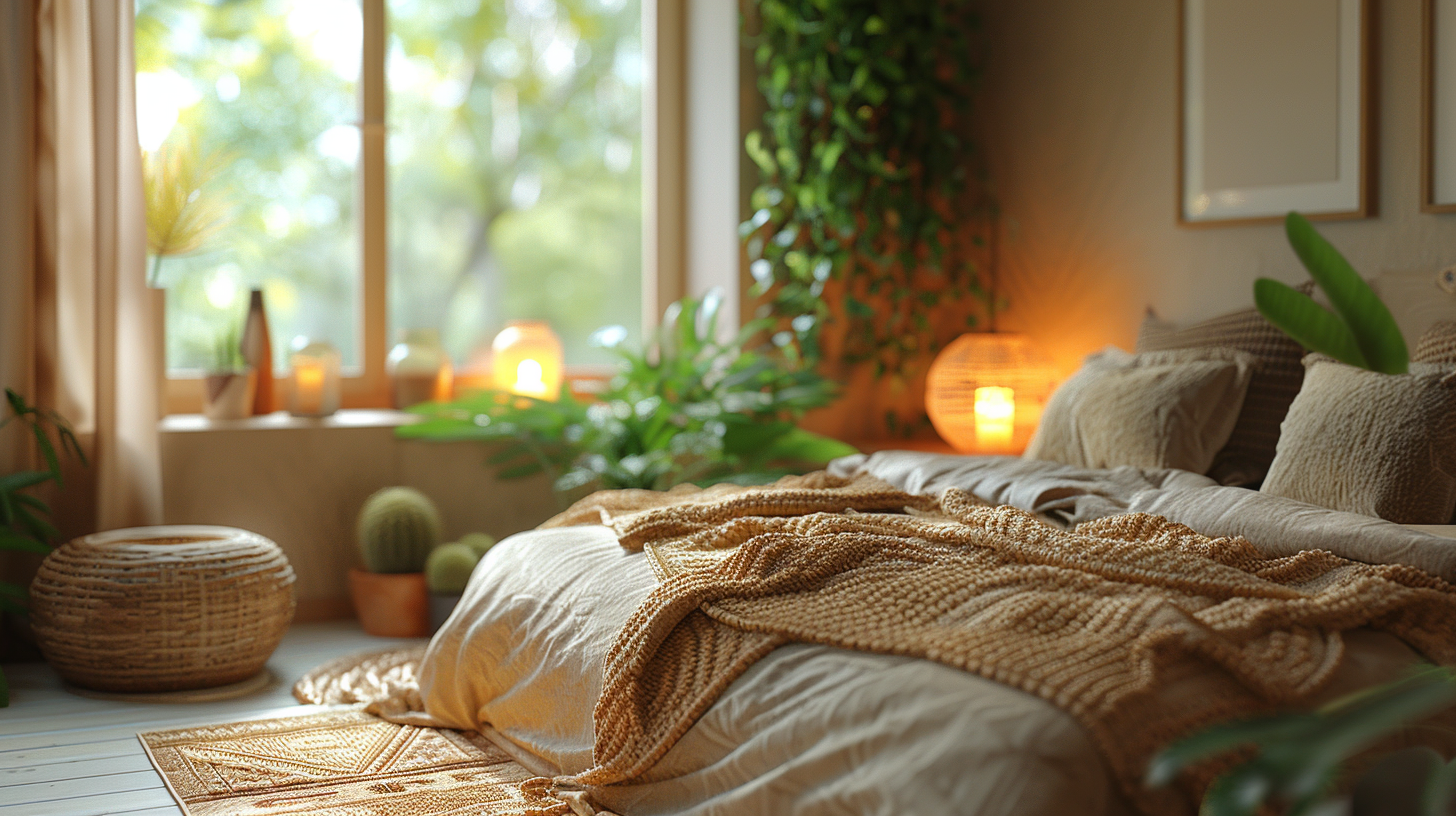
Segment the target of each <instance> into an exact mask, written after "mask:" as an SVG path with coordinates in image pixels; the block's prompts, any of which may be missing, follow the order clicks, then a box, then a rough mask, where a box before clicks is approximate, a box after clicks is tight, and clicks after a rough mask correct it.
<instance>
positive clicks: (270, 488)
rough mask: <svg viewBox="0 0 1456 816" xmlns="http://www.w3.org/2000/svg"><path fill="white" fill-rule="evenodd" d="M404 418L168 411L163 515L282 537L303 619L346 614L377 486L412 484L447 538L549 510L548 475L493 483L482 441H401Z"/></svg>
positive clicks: (504, 527)
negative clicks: (360, 519) (213, 418)
mask: <svg viewBox="0 0 1456 816" xmlns="http://www.w3.org/2000/svg"><path fill="white" fill-rule="evenodd" d="M403 418H404V415H402V414H398V413H395V412H390V411H345V412H341V413H340V414H338V415H336V416H335V418H333V419H329V420H323V421H317V420H297V419H291V418H289V417H287V415H284V414H272V415H269V416H267V417H259V418H255V419H252V420H244V421H240V422H236V423H224V424H223V425H222V426H221V427H218V426H213V427H210V428H209V427H208V426H207V424H206V423H205V422H204V421H203V420H202V418H201V417H196V416H186V415H183V416H173V417H168V418H167V419H166V420H165V421H164V422H163V424H162V434H161V445H162V470H163V474H164V477H163V482H164V484H163V490H164V496H165V509H164V515H165V521H166V523H168V524H222V525H226V526H230V527H241V528H243V529H246V530H252V531H254V532H257V533H260V534H262V535H265V536H267V537H269V538H271V539H273V540H274V541H276V542H278V545H279V546H280V547H282V548H283V551H284V553H285V554H286V555H287V556H288V560H289V561H290V563H292V564H293V568H294V571H295V572H296V573H297V574H298V583H297V585H296V588H297V597H298V601H299V610H298V619H300V620H309V619H322V618H330V617H341V616H347V615H348V614H349V606H348V603H347V600H346V599H347V596H348V587H347V583H346V574H347V572H348V570H349V568H350V567H352V566H355V565H356V564H358V563H359V559H358V555H357V550H356V545H355V543H354V519H355V517H356V516H357V515H358V512H359V508H360V507H361V506H362V505H363V504H364V499H365V498H367V497H368V496H369V494H370V493H373V492H374V491H375V490H378V489H379V488H381V487H387V486H390V485H409V486H410V487H414V488H417V489H419V490H420V491H422V492H423V493H424V494H425V495H427V496H429V497H430V498H431V499H433V500H434V501H435V503H436V504H437V505H438V506H439V508H440V514H441V516H442V517H443V520H444V524H445V539H446V540H447V541H450V540H454V539H456V538H458V537H460V536H461V535H463V534H464V533H467V532H475V531H479V532H485V533H490V534H491V535H494V536H496V537H497V538H504V537H505V536H507V535H510V534H511V533H515V532H519V531H521V530H528V529H530V528H532V527H535V526H536V525H537V524H540V523H541V522H542V521H545V520H546V519H547V518H550V517H551V516H552V515H553V514H555V513H556V511H557V507H556V504H555V500H554V498H553V496H552V492H551V489H550V485H549V484H548V483H547V481H546V479H545V478H544V477H539V478H531V479H522V480H519V481H510V482H498V481H496V480H495V479H494V478H493V476H492V475H491V471H490V469H489V468H488V467H486V465H485V456H486V452H485V449H484V448H483V447H481V446H480V445H477V444H473V443H466V442H462V443H444V444H442V443H434V442H418V441H401V440H397V439H395V437H394V427H395V426H396V425H398V424H399V423H400V422H401V421H402V420H403Z"/></svg>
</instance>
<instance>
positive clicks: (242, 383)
mask: <svg viewBox="0 0 1456 816" xmlns="http://www.w3.org/2000/svg"><path fill="white" fill-rule="evenodd" d="M257 377H258V375H257V372H255V371H253V370H252V369H248V370H247V371H233V372H228V373H226V374H208V375H207V379H206V380H204V381H203V388H204V390H205V391H206V393H205V394H204V397H205V401H204V402H203V405H202V413H203V414H204V415H205V416H206V417H207V418H208V419H246V418H248V417H250V416H252V415H253V388H254V385H255V384H256V383H257Z"/></svg>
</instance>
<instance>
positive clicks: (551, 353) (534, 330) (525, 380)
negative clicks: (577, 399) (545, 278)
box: [490, 320, 562, 402]
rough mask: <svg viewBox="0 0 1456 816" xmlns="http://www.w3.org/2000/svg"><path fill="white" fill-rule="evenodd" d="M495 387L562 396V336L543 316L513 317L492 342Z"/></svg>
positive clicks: (551, 397)
mask: <svg viewBox="0 0 1456 816" xmlns="http://www.w3.org/2000/svg"><path fill="white" fill-rule="evenodd" d="M490 349H491V372H492V379H493V380H494V383H495V387H496V388H498V389H500V390H502V391H509V392H511V393H512V394H520V395H521V396H523V397H534V398H536V399H540V400H550V401H552V402H554V401H556V399H557V398H558V397H560V396H561V369H562V359H561V340H560V338H558V337H557V336H556V333H555V332H553V331H551V327H550V326H548V325H546V323H545V322H543V321H540V320H512V321H511V322H509V323H507V324H506V327H505V328H504V329H502V330H501V333H500V334H497V335H496V336H495V340H494V341H493V342H492V343H491V344H490Z"/></svg>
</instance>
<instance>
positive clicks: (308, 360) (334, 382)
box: [288, 340, 343, 417]
mask: <svg viewBox="0 0 1456 816" xmlns="http://www.w3.org/2000/svg"><path fill="white" fill-rule="evenodd" d="M295 345H299V344H298V343H295ZM288 362H289V366H290V370H289V374H288V383H289V386H290V387H289V389H288V413H290V414H292V415H294V416H297V417H326V416H329V415H330V414H332V413H334V412H335V411H337V410H339V398H340V392H341V390H342V388H341V385H340V382H339V368H340V365H341V364H342V362H343V355H341V354H340V353H339V350H338V349H336V348H334V346H333V345H332V344H330V343H325V342H323V341H322V340H315V341H313V342H306V341H305V342H304V343H302V345H301V347H300V348H298V350H297V351H295V352H293V354H292V355H290V356H289V358H288Z"/></svg>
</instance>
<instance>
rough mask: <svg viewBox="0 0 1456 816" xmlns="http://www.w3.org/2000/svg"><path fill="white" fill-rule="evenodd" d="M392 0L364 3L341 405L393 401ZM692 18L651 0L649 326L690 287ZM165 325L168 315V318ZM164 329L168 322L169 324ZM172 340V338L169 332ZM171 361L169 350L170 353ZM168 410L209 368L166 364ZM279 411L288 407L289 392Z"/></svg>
mask: <svg viewBox="0 0 1456 816" xmlns="http://www.w3.org/2000/svg"><path fill="white" fill-rule="evenodd" d="M385 2H386V0H360V13H361V16H362V21H363V33H364V37H363V54H362V55H361V59H362V70H361V71H360V73H359V121H358V122H356V123H355V125H356V126H357V127H358V128H359V145H360V151H359V167H358V171H357V179H356V181H357V184H356V193H355V195H357V196H358V204H359V208H358V212H359V215H358V222H357V223H358V228H359V229H358V233H359V234H358V242H359V243H358V246H359V253H360V254H359V272H360V274H359V286H360V296H361V297H360V302H361V306H362V312H363V314H362V315H360V323H359V328H360V339H361V340H362V344H363V345H362V350H363V365H362V366H360V367H357V368H349V369H346V370H345V371H344V376H343V377H342V378H341V385H342V390H343V394H342V397H343V399H342V407H344V408H388V407H390V393H389V378H388V377H387V376H386V375H385V373H384V360H385V357H386V356H387V355H388V353H389V229H388V212H389V209H388V204H389V190H388V176H389V165H388V157H387V155H386V153H385V150H386V144H387V141H388V129H387V128H388V125H387V104H388V83H387V78H386V76H385V61H386V59H387V49H388V41H389V19H388V14H387V11H386V8H385ZM686 22H687V21H686V14H685V8H684V3H683V2H682V0H642V46H643V54H644V57H645V60H644V66H643V70H644V76H643V83H642V117H643V122H642V159H643V161H642V188H643V189H642V192H643V196H642V244H643V252H642V329H643V331H644V332H647V331H650V330H651V329H652V328H653V327H655V326H656V325H657V323H658V320H659V318H660V316H661V314H662V309H663V308H664V307H665V306H666V305H667V304H668V303H671V302H673V301H675V300H677V299H679V298H681V297H682V296H683V294H684V292H685V290H686V281H687V277H686V272H685V270H684V267H685V261H686V258H687V250H686V230H687V223H686V222H687V215H686V213H685V209H686V201H687V195H686V186H685V180H684V179H685V175H686V172H685V171H686V169H687V168H686V165H687V155H686V154H687V151H686V131H687V128H686V126H685V122H684V116H685V111H686V104H685V91H686V88H685V84H686V83H685V75H686V73H687V53H686V51H687V49H686V43H685V39H686ZM163 323H165V318H163ZM162 328H163V329H165V326H163V327H162ZM163 336H165V335H163ZM163 355H164V357H165V351H164V352H163ZM161 362H162V371H163V373H164V376H165V380H164V383H163V394H162V397H163V399H162V400H161V403H162V409H163V413H164V414H197V413H201V412H202V406H203V379H202V375H201V372H197V371H189V370H180V369H179V370H178V371H177V372H175V374H174V372H173V371H172V370H169V369H168V368H167V367H166V360H165V359H163V360H162V361H161ZM566 373H567V376H568V377H569V378H583V379H601V378H602V376H603V371H602V367H600V366H567V370H566ZM287 380H288V376H287V374H282V375H280V374H278V373H276V372H274V375H273V381H274V384H275V389H276V390H275V393H277V394H279V395H284V394H286V393H287V391H286V389H287V388H288V382H287ZM278 402H279V404H278V405H276V406H275V408H277V409H282V408H283V404H282V403H283V398H282V397H280V399H279V401H278Z"/></svg>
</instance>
